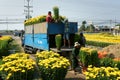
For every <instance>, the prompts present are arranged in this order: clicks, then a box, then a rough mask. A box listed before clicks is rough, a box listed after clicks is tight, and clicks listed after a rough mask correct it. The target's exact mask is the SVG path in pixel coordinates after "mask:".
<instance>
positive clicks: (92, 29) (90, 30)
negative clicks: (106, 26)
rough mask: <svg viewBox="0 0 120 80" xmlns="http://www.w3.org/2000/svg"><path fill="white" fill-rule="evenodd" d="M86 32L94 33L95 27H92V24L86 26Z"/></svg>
mask: <svg viewBox="0 0 120 80" xmlns="http://www.w3.org/2000/svg"><path fill="white" fill-rule="evenodd" d="M86 30H87V31H88V32H94V31H95V27H94V25H93V24H90V25H89V26H87V28H86Z"/></svg>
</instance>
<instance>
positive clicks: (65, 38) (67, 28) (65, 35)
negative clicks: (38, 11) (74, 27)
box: [63, 19, 70, 48]
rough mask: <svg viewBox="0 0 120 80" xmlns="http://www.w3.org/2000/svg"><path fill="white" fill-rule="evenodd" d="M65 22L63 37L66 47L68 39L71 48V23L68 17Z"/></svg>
mask: <svg viewBox="0 0 120 80" xmlns="http://www.w3.org/2000/svg"><path fill="white" fill-rule="evenodd" d="M64 23H65V28H64V35H63V39H64V47H65V46H66V40H67V41H68V46H69V48H70V39H69V37H70V34H69V23H68V19H65V21H64Z"/></svg>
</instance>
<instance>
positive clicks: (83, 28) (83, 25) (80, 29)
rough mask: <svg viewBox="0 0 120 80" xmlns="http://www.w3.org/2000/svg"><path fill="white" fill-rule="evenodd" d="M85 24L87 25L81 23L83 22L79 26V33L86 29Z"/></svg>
mask: <svg viewBox="0 0 120 80" xmlns="http://www.w3.org/2000/svg"><path fill="white" fill-rule="evenodd" d="M86 23H87V22H86V21H83V22H82V25H81V27H80V28H79V31H85V29H86V27H85V24H86Z"/></svg>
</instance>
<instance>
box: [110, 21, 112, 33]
mask: <svg viewBox="0 0 120 80" xmlns="http://www.w3.org/2000/svg"><path fill="white" fill-rule="evenodd" d="M111 29H112V20H110V33H112V30H111Z"/></svg>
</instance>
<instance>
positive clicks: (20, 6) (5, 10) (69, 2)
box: [0, 0, 120, 30]
mask: <svg viewBox="0 0 120 80" xmlns="http://www.w3.org/2000/svg"><path fill="white" fill-rule="evenodd" d="M26 2H27V0H0V19H3V20H7V19H22V20H24V19H25V13H24V10H25V9H26V8H25V7H24V6H25V5H26ZM30 5H31V6H33V8H31V9H32V10H33V12H32V13H31V15H32V17H36V16H39V15H47V12H48V11H53V7H54V6H58V7H59V14H60V15H63V16H66V17H67V18H68V19H69V21H75V22H78V23H81V22H82V21H84V20H86V21H88V22H93V23H94V22H95V23H96V24H97V23H98V24H99V23H100V22H101V23H105V21H106V23H110V20H112V21H114V22H115V21H116V22H118V23H119V22H120V11H119V8H120V0H30ZM15 29H18V30H20V29H24V25H23V23H19V24H2V23H0V30H15Z"/></svg>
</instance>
